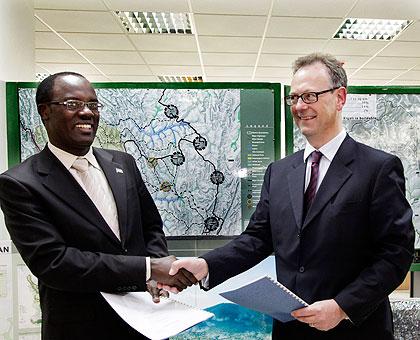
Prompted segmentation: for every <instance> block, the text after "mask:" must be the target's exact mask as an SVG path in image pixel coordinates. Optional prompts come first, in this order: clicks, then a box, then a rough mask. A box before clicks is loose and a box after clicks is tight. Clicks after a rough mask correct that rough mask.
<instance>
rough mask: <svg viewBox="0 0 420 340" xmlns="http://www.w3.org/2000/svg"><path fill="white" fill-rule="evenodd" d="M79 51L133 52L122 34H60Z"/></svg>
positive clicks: (132, 48) (131, 46)
mask: <svg viewBox="0 0 420 340" xmlns="http://www.w3.org/2000/svg"><path fill="white" fill-rule="evenodd" d="M61 35H62V36H63V37H64V38H65V39H66V40H67V41H68V42H69V43H70V44H72V45H73V46H74V47H75V48H77V49H79V50H134V47H133V45H132V44H131V43H130V41H129V40H128V39H127V36H126V35H124V34H93V33H62V34H61Z"/></svg>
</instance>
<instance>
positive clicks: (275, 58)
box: [258, 53, 301, 69]
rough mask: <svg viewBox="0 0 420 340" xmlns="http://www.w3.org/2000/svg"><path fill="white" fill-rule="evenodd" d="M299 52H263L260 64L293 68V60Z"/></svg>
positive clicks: (297, 56)
mask: <svg viewBox="0 0 420 340" xmlns="http://www.w3.org/2000/svg"><path fill="white" fill-rule="evenodd" d="M300 56H301V55H299V54H275V53H273V54H261V56H260V61H259V63H258V66H280V67H289V68H290V69H292V64H293V62H294V61H295V60H296V59H297V58H299V57H300Z"/></svg>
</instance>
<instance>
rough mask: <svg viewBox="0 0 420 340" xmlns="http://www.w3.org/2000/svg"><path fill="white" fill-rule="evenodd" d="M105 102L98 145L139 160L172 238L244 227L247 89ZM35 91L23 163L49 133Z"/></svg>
mask: <svg viewBox="0 0 420 340" xmlns="http://www.w3.org/2000/svg"><path fill="white" fill-rule="evenodd" d="M97 94H98V99H99V101H100V102H101V103H103V104H104V108H103V110H102V111H101V121H100V125H99V128H98V132H97V136H96V140H95V143H94V146H100V147H103V148H110V149H117V150H123V151H126V152H128V153H130V154H131V155H133V156H134V157H135V159H136V161H137V165H138V167H139V169H140V172H141V174H142V177H143V180H144V181H145V183H146V185H147V188H148V189H149V192H150V193H151V195H152V197H153V199H154V201H155V203H156V205H157V207H158V209H159V211H160V213H161V216H162V219H163V221H164V230H165V234H166V235H167V236H208V235H237V234H239V233H240V232H241V231H242V230H241V183H240V178H239V177H238V172H239V170H240V168H241V164H240V162H241V154H240V152H241V145H240V140H241V138H240V136H241V131H240V120H239V110H240V90H239V89H217V90H216V89H204V90H203V89H200V90H199V89H189V90H187V89H185V90H180V89H132V88H131V89H97ZM34 95H35V89H20V90H19V111H20V129H21V158H22V160H24V159H26V158H27V157H29V156H30V155H33V154H34V153H36V152H39V151H40V150H41V149H42V148H43V147H44V145H45V143H46V141H47V134H46V131H45V129H44V127H43V125H42V122H41V120H40V118H39V115H38V114H37V111H36V105H35V102H34Z"/></svg>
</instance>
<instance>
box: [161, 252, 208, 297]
mask: <svg viewBox="0 0 420 340" xmlns="http://www.w3.org/2000/svg"><path fill="white" fill-rule="evenodd" d="M183 270H186V271H188V273H192V274H193V275H194V277H195V279H196V280H198V281H200V280H202V279H204V278H205V277H206V276H207V275H208V273H209V267H208V265H207V262H206V260H204V259H202V258H195V259H182V260H176V261H174V262H173V263H172V266H171V270H170V271H169V275H178V274H179V273H180V272H182V271H183ZM158 287H159V288H162V289H165V290H167V291H170V292H172V293H177V287H174V286H171V285H170V284H166V283H164V282H162V281H158Z"/></svg>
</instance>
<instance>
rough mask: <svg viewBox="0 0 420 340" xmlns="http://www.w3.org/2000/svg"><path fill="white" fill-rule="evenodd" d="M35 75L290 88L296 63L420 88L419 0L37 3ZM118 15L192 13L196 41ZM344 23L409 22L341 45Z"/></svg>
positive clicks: (364, 80) (367, 81) (357, 81)
mask: <svg viewBox="0 0 420 340" xmlns="http://www.w3.org/2000/svg"><path fill="white" fill-rule="evenodd" d="M34 6H35V18H36V19H35V30H36V32H35V48H36V50H35V56H36V72H37V73H55V72H58V71H65V70H67V71H68V70H70V71H76V72H79V73H82V74H84V75H85V76H86V77H87V78H88V79H89V80H91V81H95V82H102V81H104V82H108V81H122V82H158V81H159V78H158V76H161V75H174V76H202V77H203V79H204V80H205V81H210V82H226V81H231V82H232V81H233V82H243V81H246V82H248V81H255V82H280V83H283V84H290V80H291V71H290V69H291V64H292V62H293V60H295V59H296V58H297V57H298V56H301V55H304V54H308V53H311V52H316V51H322V52H328V53H331V54H334V55H335V56H337V57H338V58H339V59H340V60H342V61H343V62H344V67H345V68H346V70H347V74H348V76H349V84H350V85H420V20H419V19H420V1H418V0H398V1H395V0H316V1H313V0H300V1H295V0H148V1H146V0H60V1H57V0H34ZM114 11H161V12H188V13H192V18H193V19H192V21H193V23H194V25H195V34H194V35H178V34H166V35H158V34H135V33H130V34H129V33H127V32H126V31H125V29H124V28H123V27H122V25H121V24H120V23H119V20H118V18H117V16H116V15H115V14H114ZM346 17H359V18H383V19H410V20H413V23H412V24H411V25H410V26H409V27H408V28H406V30H404V31H403V32H402V33H401V34H400V35H399V36H397V38H396V39H394V40H393V41H358V40H335V39H332V36H333V35H334V34H335V32H336V31H337V29H338V27H339V26H340V24H341V23H342V21H343V19H344V18H346Z"/></svg>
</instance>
